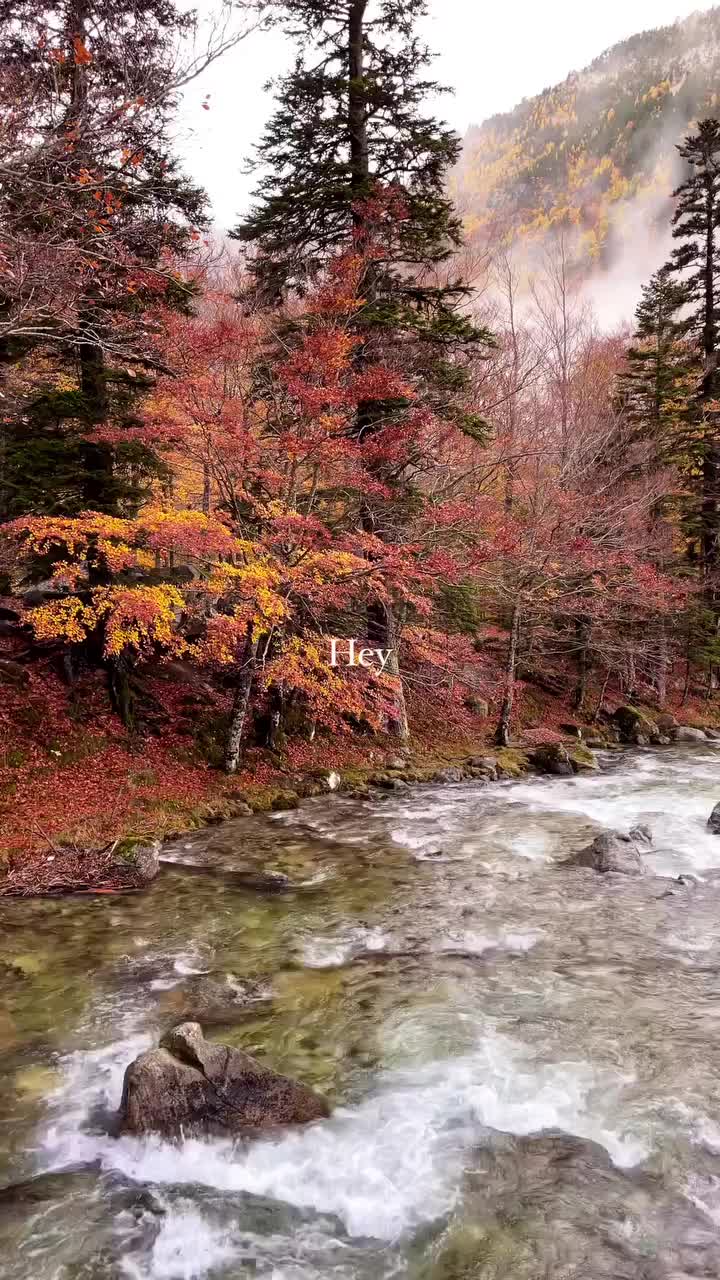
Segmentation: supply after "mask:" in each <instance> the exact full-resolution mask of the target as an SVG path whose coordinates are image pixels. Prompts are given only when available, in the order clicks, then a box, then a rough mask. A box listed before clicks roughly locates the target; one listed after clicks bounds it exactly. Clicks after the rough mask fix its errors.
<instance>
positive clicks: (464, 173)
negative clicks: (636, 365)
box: [453, 7, 720, 319]
mask: <svg viewBox="0 0 720 1280" xmlns="http://www.w3.org/2000/svg"><path fill="white" fill-rule="evenodd" d="M718 110H720V7H716V8H713V9H711V10H709V11H706V12H705V13H697V14H693V15H691V16H690V17H689V18H687V19H685V20H683V21H679V22H677V23H674V24H673V25H672V26H668V27H661V28H658V29H656V30H652V31H644V32H641V33H639V34H637V35H635V36H632V37H631V38H630V39H629V40H624V41H623V42H622V43H620V44H617V45H615V46H613V47H612V48H610V49H607V50H606V51H605V52H604V53H602V54H600V56H599V57H597V58H596V59H595V60H594V61H593V62H592V63H591V64H590V65H589V66H588V67H586V68H585V69H584V70H582V71H577V72H572V73H571V74H570V75H568V76H567V78H566V79H565V80H564V81H563V82H562V83H561V84H557V85H554V86H552V87H550V88H547V89H545V90H543V92H542V93H540V94H538V95H537V96H536V97H533V98H528V99H525V100H523V101H522V102H521V103H520V104H519V105H518V106H517V107H516V108H515V109H514V110H513V111H510V112H506V113H503V114H499V115H496V116H492V117H491V118H490V119H488V120H486V121H485V122H484V123H483V124H481V125H479V126H473V127H471V128H470V129H469V130H468V132H467V135H466V137H465V141H464V147H463V154H462V157H461V160H460V163H459V165H458V166H457V168H456V170H455V173H454V175H453V194H454V196H455V199H456V200H457V203H458V205H459V207H460V210H461V212H462V214H463V216H464V219H465V223H466V227H467V230H468V233H469V235H470V237H471V239H473V238H476V237H482V238H485V237H488V236H489V237H491V238H492V237H496V236H497V237H502V238H508V239H511V240H513V241H514V242H515V243H516V244H517V243H518V242H519V241H522V242H524V243H525V245H526V246H527V247H528V249H532V246H533V245H537V244H542V243H543V242H544V241H545V240H546V238H547V237H548V235H551V236H552V235H553V234H555V233H561V232H562V233H563V234H564V235H565V236H566V239H567V240H568V242H570V243H571V245H572V251H573V255H574V257H575V259H576V261H577V262H578V264H579V266H580V267H581V269H582V272H583V275H584V276H585V278H586V279H587V280H589V281H592V290H593V293H594V298H593V300H594V301H595V303H596V305H597V308H598V311H599V313H600V316H601V319H602V318H603V317H604V318H606V319H614V318H619V317H622V316H623V315H624V314H627V313H629V312H630V311H631V310H632V308H633V306H634V304H635V301H636V300H637V296H638V293H639V288H640V285H641V284H642V283H643V282H644V281H645V280H646V279H647V277H648V275H649V274H651V273H652V271H653V270H654V269H655V268H656V267H657V266H658V265H659V263H660V262H661V261H662V260H663V258H664V257H665V255H666V253H667V249H668V245H669V239H670V235H669V218H670V214H671V209H672V205H671V201H670V193H671V191H672V190H673V188H674V187H675V186H676V185H677V182H678V181H679V179H680V177H681V172H682V171H681V162H680V160H679V157H678V155H677V151H676V144H677V143H678V142H680V141H681V139H682V138H683V137H684V135H685V134H686V133H687V132H688V130H689V129H690V128H691V127H692V124H693V122H694V121H696V120H698V119H699V118H702V117H703V116H705V115H713V114H716V113H717V111H718Z"/></svg>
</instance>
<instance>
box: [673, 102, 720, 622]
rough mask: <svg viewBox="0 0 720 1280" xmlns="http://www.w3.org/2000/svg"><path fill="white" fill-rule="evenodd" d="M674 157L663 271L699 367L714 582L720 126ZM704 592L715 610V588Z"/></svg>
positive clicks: (703, 483)
mask: <svg viewBox="0 0 720 1280" xmlns="http://www.w3.org/2000/svg"><path fill="white" fill-rule="evenodd" d="M679 151H680V155H681V157H682V159H683V161H684V162H685V166H686V169H687V177H686V179H685V181H684V182H683V183H682V184H681V185H680V186H679V187H678V189H677V190H676V191H675V192H674V193H673V194H674V198H675V200H676V202H677V203H676V207H675V213H674V216H673V237H674V239H675V240H676V241H677V242H678V243H677V246H676V248H675V249H674V251H673V254H672V258H671V260H670V262H669V263H668V266H667V269H666V270H667V272H668V273H669V274H671V275H672V276H673V277H674V279H675V281H676V282H677V285H678V287H679V289H680V290H681V293H682V297H683V301H684V306H685V312H684V318H683V324H684V325H685V326H686V330H687V333H688V334H689V335H690V337H691V338H692V339H693V341H694V344H695V347H696V351H697V353H698V357H699V363H700V364H701V369H700V376H699V379H698V381H697V384H696V387H695V389H694V392H693V394H692V397H691V399H692V408H693V413H694V421H695V423H696V452H697V454H698V456H699V484H698V486H697V487H698V488H699V504H700V518H701V534H700V544H701V553H702V562H703V568H704V571H705V573H706V574H707V575H711V574H713V575H714V574H715V573H716V571H717V570H718V568H720V415H719V414H718V410H717V397H718V393H719V392H720V375H719V374H718V367H717V366H718V358H719V356H720V350H719V343H718V336H719V330H718V324H719V321H720V247H719V246H718V243H717V235H718V227H720V122H718V121H717V120H715V119H708V120H702V121H701V122H700V124H699V125H698V129H697V133H695V134H692V135H691V136H690V137H688V138H686V139H685V142H684V143H683V145H682V146H681V147H679ZM710 590H711V595H712V597H713V600H714V601H715V607H716V608H720V598H718V594H717V586H716V585H715V584H713V586H712V587H711V588H710Z"/></svg>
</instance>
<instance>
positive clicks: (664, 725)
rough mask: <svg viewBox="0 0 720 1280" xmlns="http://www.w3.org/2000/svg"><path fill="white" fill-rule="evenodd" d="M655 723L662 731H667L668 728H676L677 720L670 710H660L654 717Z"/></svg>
mask: <svg viewBox="0 0 720 1280" xmlns="http://www.w3.org/2000/svg"><path fill="white" fill-rule="evenodd" d="M655 723H656V725H657V727H658V729H661V730H662V732H663V733H668V732H669V731H670V729H675V728H677V720H676V719H675V716H674V715H673V714H672V712H670V711H660V712H659V713H658V714H657V715H656V717H655Z"/></svg>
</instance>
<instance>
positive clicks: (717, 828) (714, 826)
mask: <svg viewBox="0 0 720 1280" xmlns="http://www.w3.org/2000/svg"><path fill="white" fill-rule="evenodd" d="M708 830H709V831H712V833H713V835H715V836H720V801H718V803H717V804H716V805H715V808H714V809H713V811H712V813H711V814H710V817H709V818H708Z"/></svg>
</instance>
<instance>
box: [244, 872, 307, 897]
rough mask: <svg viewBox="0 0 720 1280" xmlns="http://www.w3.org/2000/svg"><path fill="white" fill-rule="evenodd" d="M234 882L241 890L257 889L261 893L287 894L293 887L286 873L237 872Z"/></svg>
mask: <svg viewBox="0 0 720 1280" xmlns="http://www.w3.org/2000/svg"><path fill="white" fill-rule="evenodd" d="M232 880H233V883H234V884H236V885H238V887H239V888H241V889H257V890H258V892H259V893H287V891H288V889H292V887H293V886H292V882H291V880H290V877H289V876H286V875H285V872H284V871H237V872H235V874H234V875H233V876H232Z"/></svg>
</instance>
